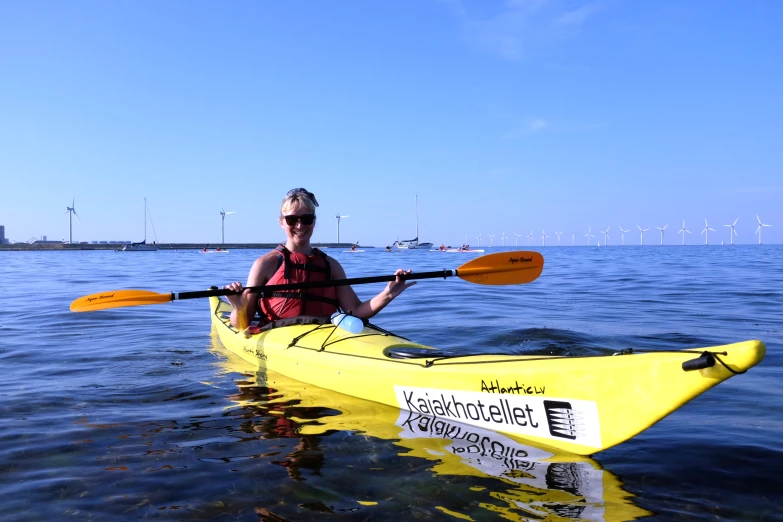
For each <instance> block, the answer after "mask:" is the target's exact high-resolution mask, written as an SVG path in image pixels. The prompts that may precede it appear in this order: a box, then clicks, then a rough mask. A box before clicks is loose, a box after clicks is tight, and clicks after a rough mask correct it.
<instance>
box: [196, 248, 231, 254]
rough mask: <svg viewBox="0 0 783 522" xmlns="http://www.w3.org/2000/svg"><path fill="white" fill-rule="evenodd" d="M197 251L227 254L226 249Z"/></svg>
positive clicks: (200, 251)
mask: <svg viewBox="0 0 783 522" xmlns="http://www.w3.org/2000/svg"><path fill="white" fill-rule="evenodd" d="M199 253H201V254H228V250H223V249H220V250H206V249H204V250H199Z"/></svg>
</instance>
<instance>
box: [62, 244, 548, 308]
mask: <svg viewBox="0 0 783 522" xmlns="http://www.w3.org/2000/svg"><path fill="white" fill-rule="evenodd" d="M543 269H544V257H543V256H542V255H541V254H539V253H538V252H524V251H520V252H498V253H496V254H488V255H485V256H481V257H477V258H475V259H472V260H470V261H468V262H467V263H465V264H464V265H462V266H460V267H459V268H456V269H454V270H446V269H444V270H437V271H435V272H421V273H411V274H406V275H403V276H400V277H401V278H402V279H404V280H406V281H411V280H414V279H434V278H439V277H442V278H444V279H445V278H446V277H451V276H457V277H459V278H460V279H464V280H465V281H469V282H471V283H476V284H480V285H519V284H523V283H529V282H531V281H534V280H535V279H536V278H537V277H538V276H539V275H541V271H542V270H543ZM396 277H397V276H395V275H384V276H372V277H355V278H353V279H336V280H330V281H315V282H310V283H290V284H283V285H267V286H251V287H248V288H245V289H244V290H248V289H249V290H252V291H254V292H257V293H259V294H261V295H263V294H266V293H268V292H270V293H271V292H278V291H280V290H299V289H304V288H324V287H330V286H344V285H363V284H367V283H383V282H386V281H394V279H395V278H396ZM237 293H239V292H235V291H234V290H227V289H218V290H202V291H197V292H179V293H175V292H171V293H168V294H160V293H157V292H150V291H149V290H111V291H108V292H100V293H97V294H90V295H86V296H84V297H80V298H78V299H76V300H74V301H73V302H72V303H71V311H72V312H92V311H94V310H104V309H106V308H121V307H125V306H141V305H152V304H160V303H168V302H169V301H176V300H180V299H198V298H201V297H211V296H213V295H214V296H221V295H230V294H237Z"/></svg>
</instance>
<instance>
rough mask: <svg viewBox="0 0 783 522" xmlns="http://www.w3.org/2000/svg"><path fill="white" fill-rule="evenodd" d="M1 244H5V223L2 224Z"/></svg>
mask: <svg viewBox="0 0 783 522" xmlns="http://www.w3.org/2000/svg"><path fill="white" fill-rule="evenodd" d="M0 245H5V225H0Z"/></svg>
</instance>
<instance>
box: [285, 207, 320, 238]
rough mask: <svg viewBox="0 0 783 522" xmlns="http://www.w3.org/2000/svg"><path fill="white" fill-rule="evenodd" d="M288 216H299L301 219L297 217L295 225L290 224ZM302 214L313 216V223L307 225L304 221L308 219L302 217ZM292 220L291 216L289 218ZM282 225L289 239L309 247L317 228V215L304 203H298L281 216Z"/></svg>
mask: <svg viewBox="0 0 783 522" xmlns="http://www.w3.org/2000/svg"><path fill="white" fill-rule="evenodd" d="M287 216H298V217H300V219H296V221H295V222H294V224H293V225H289V224H288V223H287V222H286V221H287V220H286V217H287ZM301 216H313V221H312V223H311V224H309V225H306V224H304V221H309V220H308V219H306V218H305V219H301ZM288 221H291V218H289V219H288ZM280 226H281V227H282V229H283V230H284V231H285V234H286V237H287V238H288V240H289V241H290V242H291V243H293V244H294V245H295V246H298V247H309V246H310V238H311V237H312V235H313V230H314V229H315V215H314V214H313V213H311V212H310V211H309V210H308V209H307V208H306V207H305V206H304V205H299V204H296V205H294V206H292V207H291V208H290V209H289V212H287V213H286V214H284V215H283V216H282V217H281V218H280Z"/></svg>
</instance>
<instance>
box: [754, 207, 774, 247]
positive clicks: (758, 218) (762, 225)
mask: <svg viewBox="0 0 783 522" xmlns="http://www.w3.org/2000/svg"><path fill="white" fill-rule="evenodd" d="M756 219H757V220H758V222H759V227H758V228H757V229H756V232H755V233H756V234H758V235H759V245H760V244H761V227H771V226H772V225H765V224H764V223H762V222H761V218H760V217H759V215H758V214H756Z"/></svg>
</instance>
